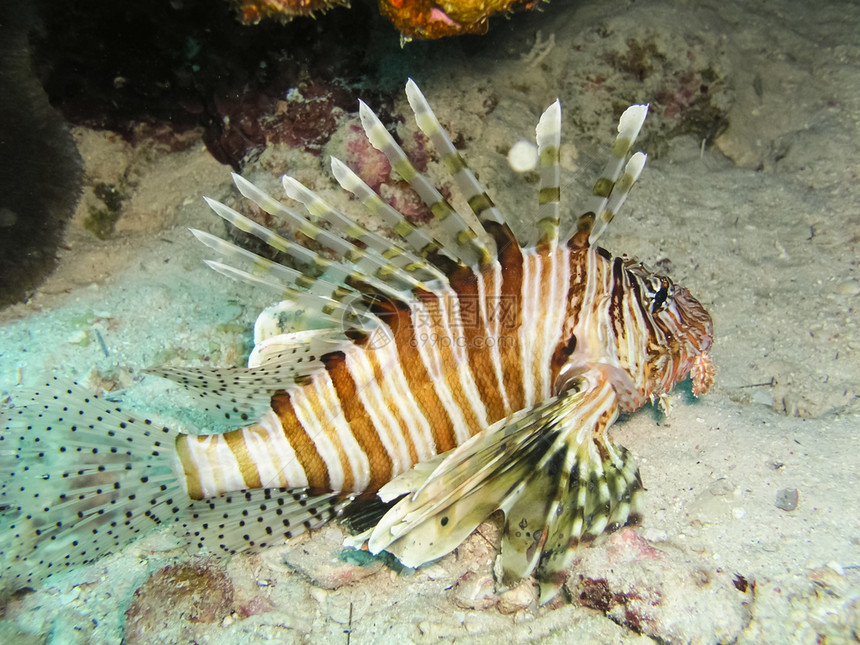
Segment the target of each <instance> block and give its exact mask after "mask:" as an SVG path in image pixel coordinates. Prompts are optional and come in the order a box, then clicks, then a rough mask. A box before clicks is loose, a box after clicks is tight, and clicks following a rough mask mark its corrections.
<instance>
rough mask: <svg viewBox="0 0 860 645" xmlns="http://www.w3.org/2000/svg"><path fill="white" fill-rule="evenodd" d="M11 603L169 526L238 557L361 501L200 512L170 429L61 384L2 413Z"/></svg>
mask: <svg viewBox="0 0 860 645" xmlns="http://www.w3.org/2000/svg"><path fill="white" fill-rule="evenodd" d="M0 421H2V423H0V596H2V595H3V594H4V593H7V592H10V591H13V590H15V589H19V588H23V587H28V586H33V585H35V584H37V583H38V582H40V581H41V580H42V579H44V578H45V577H47V576H50V575H51V574H54V573H58V572H60V571H63V570H65V569H66V568H68V567H72V566H75V565H82V564H89V563H91V562H94V561H95V560H96V559H98V558H100V557H102V556H105V555H108V554H110V553H114V552H116V551H118V550H119V549H122V548H123V547H125V546H126V545H127V544H128V543H129V542H131V541H132V540H133V539H134V538H135V537H138V536H139V535H142V534H144V533H147V532H148V531H150V530H152V529H156V528H161V527H164V528H166V529H167V530H168V531H170V532H171V533H172V534H173V535H175V536H177V537H178V538H179V539H180V540H181V541H184V542H187V543H188V544H191V545H195V546H198V547H207V548H208V549H209V550H210V552H211V553H213V554H215V555H219V554H220V555H224V554H233V553H236V552H238V551H244V550H247V549H255V548H261V547H263V546H266V545H274V544H282V543H283V542H284V540H285V539H288V538H290V537H292V536H295V535H299V534H300V533H302V532H304V531H305V530H307V529H310V528H315V527H317V526H319V525H321V524H323V523H324V522H326V521H328V520H330V519H332V518H333V517H335V516H336V515H338V514H339V513H340V512H341V510H342V509H343V507H345V506H346V505H347V504H349V503H350V501H351V498H350V497H349V496H345V495H338V494H331V493H328V494H312V493H311V492H310V491H308V490H307V489H287V488H271V489H259V490H252V491H238V492H234V493H230V494H225V495H222V496H220V497H215V498H212V499H207V500H201V501H195V502H189V499H188V495H187V493H186V491H185V486H184V483H183V480H182V477H181V476H179V475H177V472H178V470H177V469H178V468H179V466H178V464H177V463H176V460H175V459H176V458H175V450H174V442H175V440H176V438H177V437H180V436H182V435H179V434H178V433H176V432H175V431H173V430H171V429H170V428H167V427H163V426H160V425H157V424H155V423H153V422H152V421H150V420H148V419H145V418H143V417H139V416H137V415H135V414H133V413H130V412H128V411H127V410H125V409H123V407H121V406H120V405H118V404H116V403H114V402H112V401H109V400H107V399H105V398H103V397H99V396H95V395H92V394H91V393H90V392H89V391H88V390H87V389H85V388H83V387H81V386H79V385H77V384H75V383H73V382H66V381H62V380H60V379H56V378H55V379H52V380H50V381H49V382H47V383H46V384H44V386H42V387H40V388H37V389H36V390H34V391H32V392H30V393H28V394H27V395H26V396H25V395H24V394H23V393H21V394H19V395H18V396H16V397H15V400H14V402H13V403H8V404H6V405H5V406H4V407H3V408H2V409H0Z"/></svg>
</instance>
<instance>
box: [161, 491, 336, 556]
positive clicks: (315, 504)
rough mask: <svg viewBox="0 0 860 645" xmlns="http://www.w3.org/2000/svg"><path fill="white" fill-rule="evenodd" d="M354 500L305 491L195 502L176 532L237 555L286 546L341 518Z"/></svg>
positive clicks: (228, 495) (244, 493)
mask: <svg viewBox="0 0 860 645" xmlns="http://www.w3.org/2000/svg"><path fill="white" fill-rule="evenodd" d="M351 501H352V500H351V497H349V496H344V495H341V494H337V493H327V494H322V495H312V494H311V493H310V491H308V490H307V489H304V488H257V489H254V490H240V491H235V492H232V493H226V494H224V495H220V496H218V497H211V498H208V499H203V500H199V501H195V502H192V503H191V504H190V505H189V506H187V507H186V508H185V509H184V510H183V512H182V514H181V516H180V517H178V518H177V523H176V528H175V530H176V532H177V534H178V535H180V536H182V537H184V538H185V539H186V540H187V542H188V543H189V544H191V545H195V546H196V547H197V548H208V549H209V550H210V551H212V552H215V553H221V554H224V555H233V554H234V553H237V552H239V551H256V550H259V549H263V548H265V547H267V546H276V545H279V544H283V543H284V542H285V541H286V540H289V539H290V538H292V537H295V536H296V535H300V534H301V533H304V532H305V531H308V530H311V529H315V528H317V527H319V526H322V525H323V524H325V523H326V522H328V521H329V520H331V519H333V518H335V517H337V516H338V515H339V514H340V513H341V512H342V511H343V509H344V507H346V506H347V505H349V504H350V502H351Z"/></svg>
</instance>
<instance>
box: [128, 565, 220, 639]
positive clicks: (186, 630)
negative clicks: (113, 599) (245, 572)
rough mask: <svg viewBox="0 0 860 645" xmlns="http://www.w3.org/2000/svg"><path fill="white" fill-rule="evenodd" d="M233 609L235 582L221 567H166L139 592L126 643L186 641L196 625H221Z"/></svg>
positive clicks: (129, 621) (132, 604)
mask: <svg viewBox="0 0 860 645" xmlns="http://www.w3.org/2000/svg"><path fill="white" fill-rule="evenodd" d="M232 610H233V583H232V582H231V581H230V578H229V577H228V576H227V573H226V572H225V571H224V570H223V569H222V568H221V567H219V566H218V565H215V564H212V563H209V562H204V561H197V562H194V561H192V562H188V563H185V564H178V565H174V566H169V567H164V568H163V569H161V570H160V571H157V572H156V573H154V574H153V575H152V576H151V577H150V578H149V580H147V581H146V582H145V583H144V584H143V585H142V586H141V587H140V588H139V589H138V590H137V591H136V592H135V593H134V598H132V601H131V606H130V607H129V608H128V611H126V612H125V616H126V627H125V642H127V643H129V644H133V643H151V642H152V640H151V639H152V638H154V637H155V636H156V635H159V636H160V637H161V638H164V639H165V640H168V641H170V640H173V639H176V640H174V641H173V642H185V641H188V640H190V639H191V638H192V635H193V634H194V633H195V632H196V629H195V627H194V626H195V625H196V624H210V623H220V622H221V621H222V620H224V619H225V618H226V617H227V616H229V615H230V613H231V612H232Z"/></svg>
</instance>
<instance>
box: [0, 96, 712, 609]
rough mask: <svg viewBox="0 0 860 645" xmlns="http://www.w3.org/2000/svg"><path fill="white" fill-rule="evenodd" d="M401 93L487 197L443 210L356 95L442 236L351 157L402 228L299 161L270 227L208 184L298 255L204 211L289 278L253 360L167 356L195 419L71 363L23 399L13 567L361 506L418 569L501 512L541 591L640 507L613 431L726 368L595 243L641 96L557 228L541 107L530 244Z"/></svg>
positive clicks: (371, 541)
mask: <svg viewBox="0 0 860 645" xmlns="http://www.w3.org/2000/svg"><path fill="white" fill-rule="evenodd" d="M406 94H407V97H408V100H409V103H410V105H411V107H412V109H413V111H414V112H415V117H416V120H417V123H418V127H419V129H420V130H421V131H422V132H423V133H424V134H425V135H426V136H427V137H428V138H429V139H430V141H432V143H433V146H434V147H435V149H436V151H437V153H438V155H439V157H440V159H441V163H442V164H443V165H444V167H445V168H446V169H447V170H448V171H449V172H450V174H451V176H452V178H453V181H454V183H455V184H456V186H457V188H458V190H459V191H460V192H461V193H462V195H463V197H465V200H466V202H467V203H468V206H469V208H470V209H471V211H472V214H468V215H466V214H463V213H459V212H457V211H456V210H455V209H454V208H453V207H452V206H451V205H450V204H449V202H448V201H447V200H446V199H445V197H443V195H442V194H441V193H440V191H439V190H437V188H435V187H434V186H433V184H432V183H431V182H430V181H429V180H428V179H427V178H426V177H425V176H424V175H422V174H421V173H420V172H418V171H417V170H416V168H415V166H414V165H413V164H412V163H411V162H410V161H409V159H408V158H407V156H406V154H405V153H404V152H403V150H402V149H401V147H400V146H399V145H398V144H397V142H396V141H395V139H394V137H393V136H392V135H391V134H390V133H389V132H388V131H387V130H386V128H385V127H384V125H383V124H382V123H381V122H380V120H379V119H378V117H377V116H376V115H375V114H374V113H373V112H372V111H371V110H370V108H368V107H367V105H365V104H364V103H363V102H360V118H361V122H362V124H363V126H364V129H365V132H366V134H367V137H368V139H369V140H370V142H371V144H372V145H373V146H374V147H375V148H376V149H378V150H379V151H381V152H382V153H383V154H384V155H385V156H386V157H387V158H388V160H389V162H390V163H391V166H392V167H393V169H394V171H395V172H396V173H397V175H399V177H400V178H402V179H403V180H405V181H406V182H408V183H409V184H410V185H411V187H412V188H413V189H414V190H415V191H416V192H417V194H418V195H419V196H420V197H421V199H422V200H423V202H424V203H425V204H426V205H427V207H429V209H430V212H431V213H432V215H433V217H434V219H435V222H436V223H437V224H438V227H437V230H438V233H437V235H434V234H431V233H430V232H428V230H425V229H422V228H420V227H416V226H414V225H413V224H412V223H410V222H409V221H408V220H407V219H406V218H405V217H404V216H403V215H402V214H401V213H399V212H398V211H397V210H395V209H394V208H392V207H391V206H390V205H389V204H388V203H386V202H385V201H384V200H383V199H381V198H380V196H379V195H378V194H377V193H376V192H374V191H373V190H372V189H371V188H370V187H368V186H367V184H365V183H364V182H363V181H362V180H361V179H360V178H359V176H358V175H357V174H356V173H355V172H353V171H352V170H350V169H349V168H348V167H347V166H346V165H345V164H344V163H342V162H341V161H338V160H337V159H332V160H331V167H332V172H333V174H334V177H335V179H336V180H337V181H338V183H339V184H340V185H341V186H342V187H343V188H344V189H345V190H347V191H349V192H350V193H352V194H353V195H354V196H355V198H356V199H357V200H358V201H360V202H361V203H362V205H363V206H365V207H367V209H368V210H369V211H370V213H371V214H372V215H373V216H375V217H376V218H377V220H379V221H381V222H383V223H384V224H386V225H387V226H388V227H390V229H391V230H392V231H393V232H394V233H395V234H396V235H397V236H398V237H399V239H398V240H397V241H393V240H391V239H387V238H386V237H383V236H381V235H379V234H378V233H376V232H374V231H372V230H369V229H368V228H366V227H364V226H362V225H360V224H359V223H357V222H356V221H355V220H354V219H351V218H350V217H348V216H347V215H344V214H343V213H341V212H340V211H338V210H337V209H335V208H334V207H332V206H331V205H329V204H328V203H326V202H325V201H324V200H323V199H322V198H321V197H320V196H319V195H317V194H315V193H314V192H312V191H311V190H309V189H308V188H306V187H305V186H303V185H302V184H301V183H299V182H298V181H296V180H295V179H293V178H291V177H287V176H285V177H284V178H283V185H284V188H285V190H286V194H287V195H288V196H289V197H290V198H292V199H293V200H296V201H297V202H299V203H301V204H303V205H304V211H303V212H299V211H297V210H294V209H291V208H288V207H287V206H286V205H284V204H282V203H281V202H279V201H277V200H275V199H273V198H271V197H269V196H268V195H267V194H265V193H264V192H263V191H261V190H260V189H259V188H257V187H256V186H254V185H253V184H251V183H250V182H248V181H247V180H245V179H243V178H242V177H240V176H238V175H234V176H233V177H234V180H235V184H236V187H237V188H238V190H239V192H240V193H241V194H242V195H243V196H244V197H246V198H248V199H249V200H251V201H252V202H254V203H255V204H257V206H259V207H260V208H261V209H262V210H263V211H265V212H266V213H268V214H270V215H271V216H273V217H275V218H279V219H280V221H281V222H283V226H284V231H282V232H281V233H278V232H274V231H272V230H269V229H267V228H265V227H263V226H262V225H260V224H258V223H255V222H254V221H252V220H251V219H249V218H247V217H245V216H243V215H241V214H240V213H238V212H237V211H235V210H233V209H231V208H229V207H227V206H225V205H224V204H221V203H219V202H216V201H214V200H211V199H208V198H207V199H206V201H207V202H208V204H209V205H210V206H211V208H212V209H213V210H214V212H215V213H216V214H217V215H219V216H220V217H221V218H223V219H224V220H226V222H228V223H229V224H230V225H232V226H234V227H236V228H237V229H239V230H241V231H244V232H245V233H249V234H251V235H252V236H256V238H259V240H261V241H262V242H263V243H264V244H265V245H267V246H268V247H271V249H273V250H274V251H277V252H278V255H276V256H275V257H277V258H279V259H280V260H282V261H279V262H276V261H274V260H270V259H266V258H263V257H261V256H260V255H258V254H255V253H252V252H251V251H249V250H247V249H246V248H243V247H241V246H239V245H236V244H233V243H231V242H227V241H225V240H223V239H221V238H218V237H216V236H214V235H211V234H209V233H206V232H203V231H199V230H193V231H192V232H193V233H194V235H196V236H197V238H199V239H200V240H201V241H202V242H203V243H204V244H205V245H207V246H208V247H210V248H211V249H212V250H214V251H215V252H217V253H218V254H219V256H220V257H221V260H219V261H209V262H208V264H209V265H210V266H211V267H213V268H214V269H216V270H218V271H220V272H221V273H224V274H226V275H228V276H230V277H232V278H236V279H239V280H243V281H245V282H248V283H251V284H253V285H257V286H262V287H265V288H269V289H273V290H274V291H276V292H277V293H278V294H280V297H281V298H283V302H281V303H280V304H278V305H274V306H273V307H270V308H269V309H267V310H266V311H264V312H263V314H262V315H261V316H260V318H259V319H258V321H257V323H256V326H255V348H254V350H253V352H252V354H251V356H250V359H249V364H248V367H247V368H233V369H209V368H189V369H176V368H159V369H153V370H151V372H152V373H154V374H156V375H159V376H161V377H166V378H167V379H172V380H173V381H176V382H178V383H180V384H181V385H182V386H184V387H185V388H187V389H188V390H190V391H191V392H192V393H193V394H195V395H197V396H199V403H200V406H201V408H202V410H203V412H205V413H206V414H207V415H208V417H207V418H209V419H211V420H212V423H211V426H212V427H211V428H210V429H209V430H208V432H207V431H206V430H204V431H203V432H202V434H199V435H189V434H180V433H177V432H175V431H173V430H171V429H170V428H167V427H160V426H158V425H157V424H154V423H153V422H151V421H150V420H147V419H145V418H142V417H138V416H136V415H133V414H130V413H128V412H126V411H124V410H123V409H122V408H120V407H117V405H116V403H114V402H111V401H109V400H107V399H105V398H102V397H98V396H93V395H91V394H89V393H88V392H87V391H86V390H85V389H84V388H83V387H81V386H78V385H77V384H74V383H71V382H68V383H67V382H64V381H63V380H61V379H54V380H52V381H49V382H47V383H46V384H45V385H44V387H42V388H40V389H38V390H37V391H35V392H34V393H32V395H31V396H30V397H29V399H28V400H26V401H24V402H23V403H17V404H12V405H11V406H9V407H8V409H7V411H6V415H5V416H6V419H7V420H6V422H5V424H4V425H5V429H4V430H3V434H2V437H0V465H2V467H3V470H4V471H5V472H4V473H3V474H4V477H3V479H2V499H0V504H2V514H3V521H4V524H5V526H4V528H3V529H2V533H0V535H2V548H3V559H4V560H5V563H4V565H3V567H4V568H3V569H0V570H2V572H3V573H2V576H3V578H4V579H5V580H4V586H5V587H9V586H10V585H16V584H17V585H19V586H25V585H31V584H33V583H34V582H37V581H38V580H40V579H41V578H44V577H45V576H46V575H50V574H51V573H54V572H56V571H58V570H63V569H65V568H67V567H69V566H72V565H77V564H82V563H89V562H92V561H94V560H95V559H97V558H98V557H100V556H103V555H105V554H107V553H111V552H113V551H115V550H117V549H119V548H121V547H123V546H124V545H125V544H127V543H128V542H129V541H130V540H131V538H132V537H133V536H135V535H137V534H139V533H142V532H144V531H146V530H147V529H150V528H153V527H155V526H156V525H160V524H167V525H168V526H170V527H171V529H172V530H173V531H174V532H175V533H177V534H178V535H179V536H181V537H182V538H184V539H186V540H188V541H189V542H190V543H191V544H193V545H196V546H198V547H201V548H208V549H209V550H210V551H212V552H214V553H219V554H220V553H222V552H226V553H228V554H232V553H235V552H237V551H242V550H246V549H248V548H257V549H259V548H262V547H265V546H267V545H275V544H282V543H283V542H284V540H285V539H287V538H290V537H292V536H295V535H297V534H298V533H301V532H303V531H305V530H307V529H311V528H314V527H317V526H319V525H321V524H322V523H324V522H326V521H328V520H330V519H332V518H334V517H343V516H350V517H351V518H352V519H353V521H354V526H355V527H356V531H357V533H358V534H357V535H356V536H355V537H353V538H351V539H349V540H348V541H349V542H350V543H351V544H352V545H362V546H365V547H366V548H367V549H369V551H370V552H371V553H373V554H377V553H379V552H381V551H388V552H390V553H392V554H393V555H395V556H396V557H397V558H398V559H399V560H400V561H401V562H402V563H403V564H404V565H405V566H407V567H417V566H420V565H421V564H423V563H426V562H429V561H432V560H435V559H437V558H440V557H441V556H443V555H445V554H447V553H448V552H450V551H452V550H453V549H454V548H456V547H457V546H458V545H459V544H460V543H461V542H462V541H463V540H464V539H465V538H466V537H467V536H468V535H469V534H470V533H471V532H472V531H473V530H475V528H476V527H477V526H478V525H479V524H480V523H481V522H483V521H484V520H485V519H487V518H488V517H489V516H490V515H491V514H493V513H495V512H496V511H498V510H501V511H502V512H503V514H504V527H503V530H502V533H501V547H500V556H499V560H498V562H497V565H496V567H495V571H496V572H497V574H499V576H498V577H499V580H498V588H499V589H500V590H501V589H504V588H509V587H511V586H513V585H516V584H518V583H519V582H520V581H521V580H523V579H524V578H526V577H527V576H529V575H532V574H534V576H535V578H536V579H537V580H538V582H539V584H540V585H541V600H542V601H546V600H548V599H550V598H551V597H553V596H554V595H555V593H556V592H557V591H558V589H559V588H560V586H561V585H562V584H563V581H564V579H565V575H566V574H565V570H566V569H567V568H568V567H569V566H570V564H571V561H572V559H573V552H574V549H575V548H576V546H577V545H578V544H579V543H581V542H588V541H590V540H593V539H594V538H595V537H596V536H598V535H600V534H601V533H603V532H606V531H613V530H615V529H617V528H619V527H620V526H623V525H625V524H627V523H633V522H636V521H637V520H639V518H640V516H641V494H642V484H641V480H640V476H639V472H638V468H637V466H636V464H635V461H634V459H633V458H632V457H631V455H630V453H629V452H628V451H627V450H625V449H624V448H622V447H620V446H617V445H615V444H614V443H613V442H612V440H611V439H610V437H609V436H608V430H609V428H610V427H611V426H612V424H613V422H614V421H615V419H616V417H617V416H618V414H619V412H632V411H634V410H636V409H637V408H639V407H641V406H643V405H644V404H645V403H646V402H647V401H649V400H651V401H654V400H655V399H661V398H662V397H664V396H665V395H666V394H667V393H668V392H669V391H670V390H671V389H672V388H673V386H674V385H675V383H677V382H679V381H682V380H684V379H686V378H687V377H688V376H691V378H692V391H693V394H695V395H697V396H698V395H699V394H701V393H703V392H705V391H707V389H708V388H709V387H710V385H711V384H712V382H713V376H714V370H713V367H712V364H711V361H710V358H709V356H708V350H709V349H710V346H711V343H712V339H713V327H712V321H711V318H710V316H709V315H708V313H707V312H706V311H705V310H704V308H703V307H702V305H701V304H700V303H699V302H698V301H697V300H696V299H695V298H693V297H692V296H691V295H690V293H689V292H688V291H687V289H685V288H683V287H679V286H677V285H674V284H673V283H672V281H671V280H670V279H669V278H668V277H666V276H664V275H660V274H658V273H655V272H653V271H652V270H650V269H648V268H646V267H645V266H644V265H643V264H642V263H640V262H637V261H635V260H632V259H629V258H626V256H622V257H615V258H613V257H612V256H611V255H610V254H609V253H608V252H607V251H605V250H604V249H602V248H600V247H598V246H596V245H595V242H596V241H597V240H598V238H599V237H600V235H601V233H602V232H603V231H604V229H605V228H606V226H607V225H608V224H609V222H610V221H611V220H612V218H613V217H614V215H615V214H616V212H617V211H618V209H619V207H620V206H621V205H622V203H623V202H624V201H625V198H626V197H627V195H628V193H629V192H630V189H631V187H632V186H633V185H634V183H635V182H636V180H637V178H638V177H639V174H640V172H641V171H642V168H643V166H644V163H645V155H644V154H643V153H641V152H637V153H635V154H633V155H632V156H631V155H630V152H631V148H632V146H633V143H634V141H635V139H636V137H637V135H638V133H639V131H640V128H641V126H642V124H643V121H644V119H645V115H646V112H647V106H643V105H634V106H632V107H630V108H629V109H627V110H626V111H625V112H624V114H623V115H622V116H621V119H620V122H619V125H618V135H617V137H616V139H615V142H614V145H613V146H612V151H611V158H610V160H609V162H608V163H607V164H606V166H605V168H604V170H603V172H602V173H601V176H600V178H599V179H598V180H597V181H596V183H595V184H594V187H593V190H592V195H591V196H590V197H588V198H587V200H586V202H587V203H586V204H584V205H583V206H582V207H581V209H580V210H579V212H580V213H581V214H579V216H578V218H576V224H575V227H572V228H573V230H572V231H571V234H569V235H562V234H560V221H561V220H560V202H559V197H560V161H559V159H560V157H559V148H560V133H561V106H560V103H559V102H558V101H556V102H555V103H554V104H553V105H551V106H550V107H549V108H548V109H547V110H546V111H545V112H544V113H543V115H542V117H541V118H540V122H539V124H538V126H537V129H536V134H537V152H538V155H539V156H538V159H539V168H538V172H539V177H540V191H539V206H538V211H537V218H536V220H537V221H536V226H535V227H534V230H535V231H536V234H534V235H533V237H535V238H536V239H535V241H532V242H531V243H529V244H520V243H519V242H518V240H517V238H516V236H515V235H514V233H513V232H512V229H511V227H510V226H509V225H508V224H507V223H506V221H505V218H504V217H503V215H502V212H501V211H500V210H499V208H497V207H496V206H495V205H494V204H493V202H492V201H491V199H490V198H489V196H488V195H487V193H486V192H485V191H484V189H483V188H482V186H481V185H480V183H479V182H478V181H477V179H476V177H475V175H474V174H473V173H472V172H471V171H470V170H469V168H468V167H467V166H466V164H465V162H464V160H463V158H462V157H461V156H460V154H459V153H458V152H457V150H456V149H455V147H454V145H453V144H452V142H451V140H450V138H449V136H448V135H447V134H446V132H445V130H444V129H443V128H442V126H441V125H440V123H439V121H438V120H437V118H436V116H435V115H434V113H433V111H432V110H431V109H430V106H429V105H428V103H427V101H426V100H425V98H424V96H423V95H422V94H421V92H420V91H419V89H418V87H417V86H416V85H415V83H414V82H412V81H411V80H410V81H409V82H408V84H407V86H406ZM628 157H629V159H628ZM297 324H300V325H301V326H303V327H304V328H303V329H296V328H295V327H296V325H297Z"/></svg>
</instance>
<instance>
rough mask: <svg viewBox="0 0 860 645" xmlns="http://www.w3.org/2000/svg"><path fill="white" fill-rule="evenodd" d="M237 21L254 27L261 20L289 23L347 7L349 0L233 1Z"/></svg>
mask: <svg viewBox="0 0 860 645" xmlns="http://www.w3.org/2000/svg"><path fill="white" fill-rule="evenodd" d="M234 2H235V4H236V7H237V9H238V11H239V20H241V21H242V22H243V23H245V24H246V25H255V24H257V23H258V22H260V21H261V20H262V19H263V18H276V19H278V20H280V21H281V22H289V21H290V20H292V19H293V18H295V17H297V16H312V15H313V13H314V12H315V11H325V10H326V9H331V8H332V7H338V6H346V7H348V6H349V0H234Z"/></svg>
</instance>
